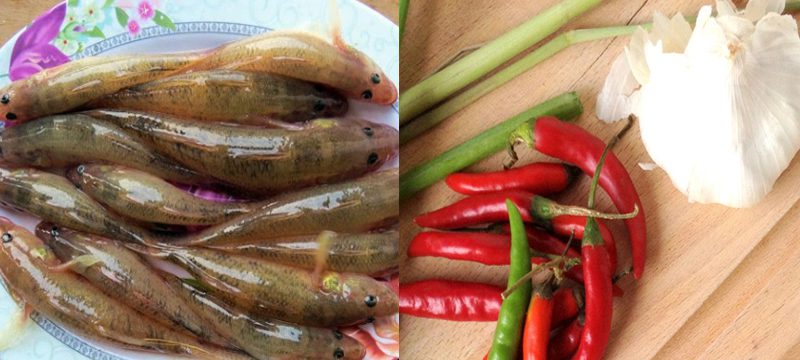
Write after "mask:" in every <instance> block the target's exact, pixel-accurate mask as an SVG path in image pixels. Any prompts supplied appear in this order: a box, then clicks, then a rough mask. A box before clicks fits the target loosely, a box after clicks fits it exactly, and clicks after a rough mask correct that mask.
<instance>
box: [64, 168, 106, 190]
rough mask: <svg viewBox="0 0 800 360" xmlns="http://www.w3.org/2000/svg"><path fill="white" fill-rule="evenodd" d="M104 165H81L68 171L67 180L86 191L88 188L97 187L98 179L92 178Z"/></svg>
mask: <svg viewBox="0 0 800 360" xmlns="http://www.w3.org/2000/svg"><path fill="white" fill-rule="evenodd" d="M101 166H103V165H87V164H81V165H78V166H76V167H74V168H72V169H69V170H67V174H66V176H67V179H69V181H71V182H72V183H73V184H75V187H77V188H78V189H86V188H87V187H91V186H95V185H96V182H97V181H98V180H97V177H95V176H92V174H94V173H95V172H96V171H100V170H101V169H98V167H101Z"/></svg>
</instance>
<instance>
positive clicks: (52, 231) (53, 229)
mask: <svg viewBox="0 0 800 360" xmlns="http://www.w3.org/2000/svg"><path fill="white" fill-rule="evenodd" d="M50 235H53V236H58V226H53V227H51V228H50Z"/></svg>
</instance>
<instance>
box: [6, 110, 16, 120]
mask: <svg viewBox="0 0 800 360" xmlns="http://www.w3.org/2000/svg"><path fill="white" fill-rule="evenodd" d="M6 119H8V120H16V119H17V114H14V113H12V112H10V113H6Z"/></svg>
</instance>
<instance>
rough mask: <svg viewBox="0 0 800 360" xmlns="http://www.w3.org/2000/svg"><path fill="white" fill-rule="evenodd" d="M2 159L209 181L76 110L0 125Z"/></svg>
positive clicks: (42, 164)
mask: <svg viewBox="0 0 800 360" xmlns="http://www.w3.org/2000/svg"><path fill="white" fill-rule="evenodd" d="M0 158H2V160H3V161H4V162H6V163H8V164H13V165H18V166H34V167H44V168H54V167H64V166H72V165H77V164H80V163H86V162H102V163H114V164H121V165H126V166H129V167H132V168H136V169H140V170H144V171H148V172H150V173H152V174H155V175H158V176H159V177H162V178H164V179H169V180H173V181H177V182H180V183H189V184H197V183H204V182H207V176H204V175H200V174H199V173H197V172H196V171H194V170H190V169H187V168H186V167H184V166H181V165H179V164H177V163H176V162H174V161H172V160H171V159H168V158H166V157H165V156H163V155H161V154H158V153H156V152H155V151H154V150H153V149H152V148H150V147H148V146H146V145H143V144H140V143H139V142H138V141H137V140H136V139H135V138H134V137H132V136H131V135H128V134H127V133H126V132H125V131H123V130H122V129H121V128H120V127H118V126H116V125H114V124H112V123H109V122H107V121H103V120H98V119H94V118H91V117H89V116H86V115H80V114H69V115H55V116H50V117H45V118H41V119H37V120H33V121H29V122H26V123H23V124H19V125H16V126H12V127H8V128H5V129H3V130H2V132H0Z"/></svg>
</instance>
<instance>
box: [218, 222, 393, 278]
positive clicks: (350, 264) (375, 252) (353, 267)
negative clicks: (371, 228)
mask: <svg viewBox="0 0 800 360" xmlns="http://www.w3.org/2000/svg"><path fill="white" fill-rule="evenodd" d="M328 242H329V243H328V244H326V245H322V244H320V243H319V236H316V235H306V236H298V237H290V238H279V239H271V240H265V241H259V242H255V243H252V244H241V245H236V246H230V247H225V246H220V247H215V248H218V249H220V250H223V251H228V252H231V253H234V254H241V255H246V256H250V257H254V258H257V259H262V260H266V261H271V262H275V263H279V264H284V265H289V266H296V267H300V268H303V269H309V270H314V269H315V268H316V267H317V266H318V265H320V264H318V261H319V260H318V256H319V255H320V254H319V252H320V251H321V248H322V249H326V251H325V256H326V258H327V259H326V260H325V261H324V264H322V266H323V268H325V269H328V270H331V271H337V272H352V273H359V274H368V275H382V274H385V273H387V272H389V271H392V270H395V269H397V267H398V266H399V255H400V254H399V249H398V247H399V233H398V232H397V231H388V232H385V233H363V234H334V235H333V236H332V237H331V238H330V239H329V240H328Z"/></svg>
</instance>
